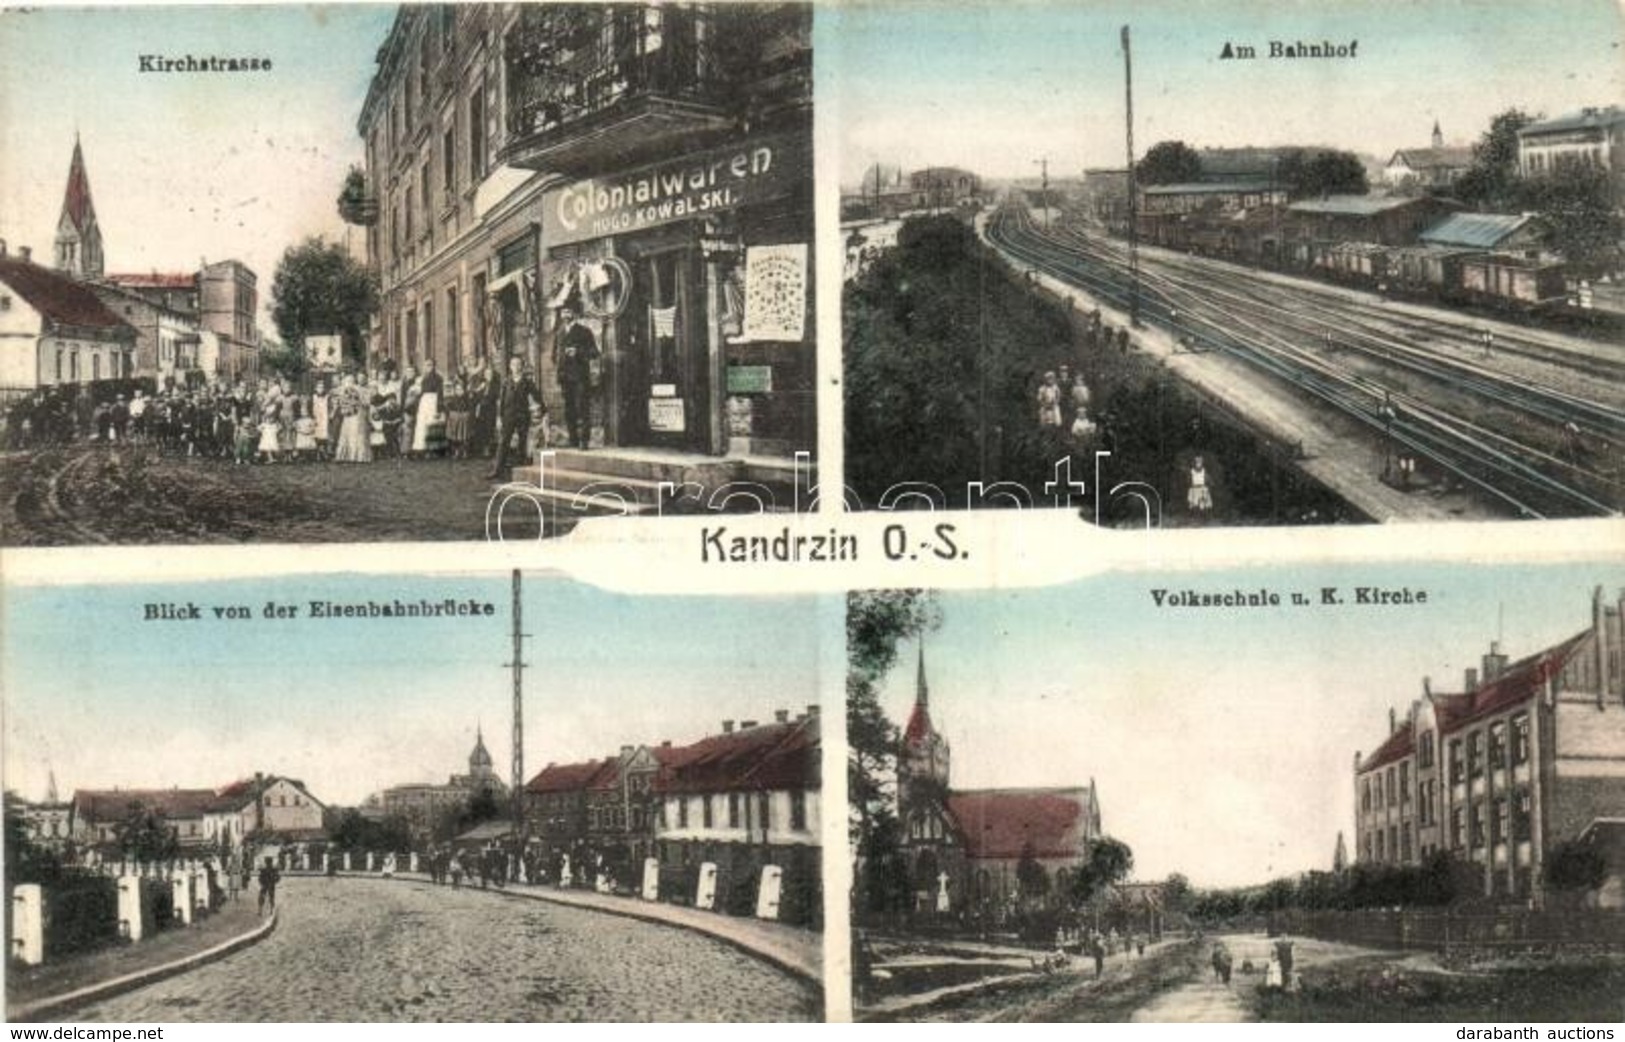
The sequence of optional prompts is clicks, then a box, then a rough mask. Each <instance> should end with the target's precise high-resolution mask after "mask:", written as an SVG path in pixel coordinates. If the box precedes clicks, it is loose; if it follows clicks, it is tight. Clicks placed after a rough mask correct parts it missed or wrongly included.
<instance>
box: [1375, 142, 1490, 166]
mask: <svg viewBox="0 0 1625 1042" xmlns="http://www.w3.org/2000/svg"><path fill="white" fill-rule="evenodd" d="M1399 160H1403V161H1404V163H1405V165H1406V166H1408V167H1410V168H1411V169H1412V170H1436V169H1438V168H1440V167H1467V166H1472V165H1473V150H1472V149H1470V148H1459V147H1454V146H1452V147H1449V148H1402V149H1400V150H1399V151H1398V152H1395V153H1394V158H1393V159H1392V160H1389V165H1392V164H1393V163H1394V162H1397V161H1399Z"/></svg>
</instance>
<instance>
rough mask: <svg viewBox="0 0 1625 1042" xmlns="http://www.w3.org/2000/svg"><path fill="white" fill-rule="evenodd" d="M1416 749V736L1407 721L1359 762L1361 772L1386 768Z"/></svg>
mask: <svg viewBox="0 0 1625 1042" xmlns="http://www.w3.org/2000/svg"><path fill="white" fill-rule="evenodd" d="M1415 748H1416V734H1415V731H1414V730H1413V729H1412V727H1411V723H1410V721H1409V720H1406V721H1405V722H1404V723H1402V724H1400V726H1399V730H1397V731H1395V732H1394V733H1393V734H1391V735H1389V736H1388V738H1387V740H1386V741H1384V742H1383V743H1382V744H1381V745H1379V746H1377V748H1376V750H1375V751H1374V752H1372V754H1371V755H1370V756H1367V757H1365V758H1364V759H1362V760H1361V761H1360V770H1361V771H1371V770H1375V769H1377V768H1378V767H1383V766H1386V765H1387V764H1390V763H1393V762H1395V761H1396V760H1403V759H1404V758H1405V757H1407V756H1409V755H1410V754H1411V750H1413V749H1415Z"/></svg>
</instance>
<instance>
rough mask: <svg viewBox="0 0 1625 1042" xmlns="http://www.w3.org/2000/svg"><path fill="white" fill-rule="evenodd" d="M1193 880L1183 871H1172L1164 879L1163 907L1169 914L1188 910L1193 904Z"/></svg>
mask: <svg viewBox="0 0 1625 1042" xmlns="http://www.w3.org/2000/svg"><path fill="white" fill-rule="evenodd" d="M1191 897H1192V895H1191V881H1190V880H1189V879H1187V878H1186V877H1185V874H1184V873H1182V872H1170V873H1168V878H1167V879H1164V880H1163V881H1162V907H1163V908H1164V909H1165V910H1166V911H1167V912H1168V914H1169V915H1176V914H1179V913H1181V912H1185V911H1188V910H1189V908H1190V904H1191Z"/></svg>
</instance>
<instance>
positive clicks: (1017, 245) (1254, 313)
mask: <svg viewBox="0 0 1625 1042" xmlns="http://www.w3.org/2000/svg"><path fill="white" fill-rule="evenodd" d="M987 231H988V237H989V240H990V241H992V242H993V243H994V244H995V245H996V246H998V247H1000V248H1001V249H1003V250H1005V251H1006V252H1007V253H1009V254H1010V255H1011V256H1013V257H1015V258H1016V259H1017V260H1019V261H1021V262H1022V263H1025V264H1029V265H1031V266H1033V267H1034V268H1036V269H1038V270H1041V271H1044V272H1045V273H1047V274H1049V275H1052V276H1054V277H1056V278H1059V279H1061V280H1062V281H1065V282H1068V283H1071V284H1073V285H1077V286H1079V287H1080V288H1083V289H1085V290H1087V291H1089V292H1090V293H1092V294H1094V295H1096V296H1098V297H1100V298H1103V299H1105V300H1107V301H1110V302H1111V303H1113V304H1114V305H1116V306H1118V307H1123V308H1126V307H1128V304H1129V296H1130V292H1131V290H1130V285H1129V278H1128V274H1127V272H1126V270H1125V267H1126V263H1125V261H1124V258H1123V251H1122V250H1121V248H1119V247H1116V246H1115V244H1105V243H1101V242H1099V241H1097V240H1093V239H1090V238H1088V237H1085V236H1082V235H1080V234H1079V233H1077V232H1076V231H1073V230H1070V229H1066V228H1062V229H1056V230H1040V229H1037V228H1035V227H1034V226H1033V224H1032V222H1031V220H1030V218H1028V216H1027V215H1026V212H1025V211H1024V210H1013V209H1010V208H1005V209H1003V210H1000V211H998V212H997V213H995V214H994V216H993V218H992V219H991V220H990V221H989V224H988V228H987ZM1170 269H1173V270H1170ZM1283 298H1285V302H1283ZM1139 302H1140V313H1141V315H1142V316H1143V317H1146V318H1148V319H1149V320H1150V321H1153V322H1156V323H1157V324H1159V325H1162V326H1164V327H1166V328H1167V329H1169V330H1170V331H1171V332H1172V333H1173V334H1174V335H1175V336H1177V337H1179V338H1180V339H1181V341H1182V342H1183V343H1185V344H1187V345H1188V346H1190V347H1191V348H1192V349H1193V350H1208V351H1214V352H1217V353H1221V354H1223V355H1225V356H1227V357H1231V358H1235V359H1237V360H1239V361H1241V362H1243V363H1245V364H1247V365H1248V366H1250V367H1251V368H1253V369H1255V370H1258V371H1262V372H1265V373H1268V374H1269V375H1270V376H1272V377H1274V378H1276V379H1278V380H1280V381H1283V382H1285V383H1287V384H1290V385H1291V386H1293V387H1295V388H1297V389H1298V390H1299V391H1300V392H1301V393H1303V394H1306V395H1308V396H1310V397H1311V398H1313V399H1315V400H1317V401H1319V402H1321V403H1323V404H1326V405H1328V406H1330V407H1332V408H1333V409H1335V410H1336V411H1337V412H1338V413H1341V414H1342V415H1345V416H1348V417H1351V418H1353V419H1355V420H1356V421H1358V422H1360V423H1361V424H1362V425H1364V426H1366V427H1367V428H1369V429H1371V430H1373V431H1374V432H1375V433H1377V434H1380V435H1381V436H1382V437H1383V438H1384V439H1385V440H1386V441H1387V442H1388V443H1389V446H1390V452H1391V451H1392V450H1395V449H1397V450H1398V451H1399V452H1400V453H1402V454H1404V453H1408V454H1411V455H1414V456H1416V457H1418V458H1420V459H1425V460H1428V461H1430V462H1431V463H1432V464H1433V465H1434V466H1436V467H1438V468H1439V469H1440V470H1442V471H1444V472H1447V473H1449V474H1450V475H1452V476H1453V477H1454V478H1455V479H1456V480H1457V481H1460V482H1462V483H1464V484H1466V485H1469V486H1472V487H1473V488H1476V489H1478V490H1479V491H1480V492H1481V493H1483V494H1484V495H1486V496H1487V497H1489V498H1491V499H1493V500H1495V501H1498V502H1500V503H1501V504H1502V505H1503V506H1504V507H1505V508H1506V509H1508V510H1510V511H1511V512H1512V513H1514V514H1518V515H1521V516H1527V517H1576V516H1598V515H1604V516H1606V515H1614V514H1617V513H1618V512H1619V506H1620V504H1621V502H1625V486H1622V485H1621V484H1620V483H1619V482H1618V481H1617V480H1616V479H1615V478H1613V477H1612V476H1610V475H1608V474H1604V473H1602V472H1600V471H1598V470H1597V469H1595V468H1594V467H1592V466H1590V465H1589V464H1588V463H1587V462H1583V461H1582V458H1581V457H1582V452H1581V448H1580V446H1581V444H1582V442H1581V439H1582V438H1583V439H1584V445H1585V455H1586V457H1587V459H1589V458H1596V457H1598V456H1599V455H1600V456H1601V458H1604V459H1607V458H1611V457H1610V454H1612V455H1617V454H1618V451H1619V449H1620V447H1621V444H1622V439H1625V412H1622V411H1621V410H1619V409H1616V408H1613V407H1611V406H1609V405H1607V404H1605V403H1600V402H1595V401H1591V400H1589V399H1586V398H1584V397H1583V396H1580V395H1575V394H1572V393H1569V392H1565V391H1562V390H1561V389H1557V388H1552V387H1547V386H1542V385H1539V384H1534V383H1531V382H1529V381H1520V380H1513V379H1510V378H1508V377H1506V376H1505V375H1503V374H1500V373H1496V372H1494V371H1493V370H1490V369H1488V368H1487V367H1484V366H1481V365H1474V364H1471V363H1467V362H1463V361H1462V360H1460V359H1452V358H1447V357H1445V356H1442V355H1440V354H1439V353H1438V352H1430V351H1428V350H1427V349H1426V348H1424V347H1420V346H1418V345H1416V344H1414V343H1412V342H1409V341H1407V340H1405V339H1404V338H1402V337H1399V336H1395V335H1393V333H1392V332H1391V331H1389V330H1385V329H1382V328H1381V327H1380V324H1378V323H1376V322H1375V321H1374V320H1373V318H1372V317H1371V316H1367V315H1361V314H1359V313H1358V311H1357V309H1356V310H1353V311H1351V310H1349V309H1348V308H1347V307H1342V308H1329V309H1325V310H1322V309H1321V308H1320V307H1319V305H1318V301H1317V302H1315V305H1314V307H1313V309H1311V308H1310V307H1309V306H1307V305H1306V302H1305V301H1304V300H1302V299H1294V298H1293V296H1292V294H1291V293H1290V292H1286V291H1283V290H1282V289H1281V288H1280V287H1275V286H1271V287H1269V289H1268V290H1263V289H1261V288H1260V287H1259V286H1257V285H1256V284H1251V283H1249V282H1248V281H1247V280H1246V277H1245V275H1244V274H1243V273H1239V272H1238V273H1235V274H1216V273H1214V272H1212V271H1203V272H1201V274H1200V277H1197V276H1194V275H1192V274H1191V273H1190V271H1189V269H1188V268H1182V267H1181V266H1178V265H1165V264H1161V263H1150V264H1142V265H1141V281H1140V289H1139ZM1344 303H1345V304H1346V302H1344ZM1310 314H1313V316H1314V317H1313V318H1311V317H1308V316H1309V315H1310ZM1328 329H1329V330H1331V331H1332V333H1333V335H1334V337H1335V342H1336V345H1337V346H1338V347H1339V348H1346V349H1350V350H1352V351H1353V352H1354V353H1356V354H1358V355H1360V356H1363V357H1364V358H1365V359H1366V360H1367V361H1368V362H1370V361H1378V362H1380V363H1381V365H1382V366H1384V367H1395V368H1397V369H1399V370H1401V371H1403V372H1406V373H1409V374H1413V375H1414V376H1416V377H1418V378H1420V379H1421V381H1422V382H1423V383H1426V382H1427V381H1433V382H1434V383H1435V384H1437V383H1440V382H1444V383H1448V384H1450V385H1452V386H1453V387H1454V388H1455V390H1454V392H1453V393H1452V394H1451V395H1449V396H1445V395H1438V396H1437V397H1441V398H1443V397H1449V398H1452V399H1457V400H1459V399H1460V398H1462V397H1464V396H1465V397H1467V398H1469V399H1471V400H1473V401H1477V402H1482V403H1485V404H1486V405H1491V406H1493V407H1494V408H1495V409H1497V410H1500V411H1502V412H1508V413H1511V414H1513V415H1515V416H1518V417H1522V418H1524V420H1525V424H1527V425H1531V426H1534V427H1536V428H1543V429H1545V430H1546V431H1547V432H1548V433H1547V437H1545V438H1544V439H1541V438H1531V437H1529V436H1528V434H1527V431H1525V432H1523V433H1522V434H1515V433H1509V431H1508V430H1505V429H1501V428H1502V425H1501V424H1499V423H1496V424H1493V425H1492V424H1490V423H1486V422H1482V421H1481V420H1479V419H1476V418H1468V417H1467V416H1464V415H1461V413H1460V411H1459V408H1457V407H1452V406H1450V405H1446V404H1441V402H1440V401H1437V400H1435V396H1434V395H1427V394H1423V393H1420V392H1410V391H1407V390H1405V389H1403V388H1397V387H1395V386H1394V385H1393V384H1392V383H1391V382H1388V381H1384V380H1380V379H1377V378H1375V377H1373V376H1372V375H1370V373H1369V372H1367V371H1364V369H1367V368H1369V365H1368V366H1365V367H1362V366H1361V365H1356V364H1351V360H1350V359H1348V358H1343V357H1339V355H1340V354H1341V352H1340V351H1327V350H1325V341H1324V334H1325V333H1326V331H1327V330H1328ZM1576 431H1578V432H1579V433H1578V434H1576ZM1543 442H1544V443H1543ZM1554 442H1555V443H1556V444H1554ZM1565 450H1567V451H1565Z"/></svg>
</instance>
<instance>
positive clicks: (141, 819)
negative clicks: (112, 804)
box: [113, 802, 180, 861]
mask: <svg viewBox="0 0 1625 1042" xmlns="http://www.w3.org/2000/svg"><path fill="white" fill-rule="evenodd" d="M113 832H114V835H115V836H116V837H117V843H118V847H119V850H120V851H121V852H122V853H123V854H124V856H125V857H127V858H130V859H131V860H132V861H169V860H172V859H173V858H174V857H175V856H176V855H177V854H179V853H180V842H179V840H177V839H176V838H175V830H174V829H173V828H171V827H170V825H169V821H168V820H167V819H166V818H165V817H164V815H163V813H162V812H161V811H158V810H156V809H154V808H151V807H148V806H147V805H146V804H144V803H140V802H132V803H131V804H130V805H129V807H128V808H127V809H126V811H125V814H124V818H123V820H121V821H120V822H119V823H118V824H117V825H115V826H114V827H113Z"/></svg>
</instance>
